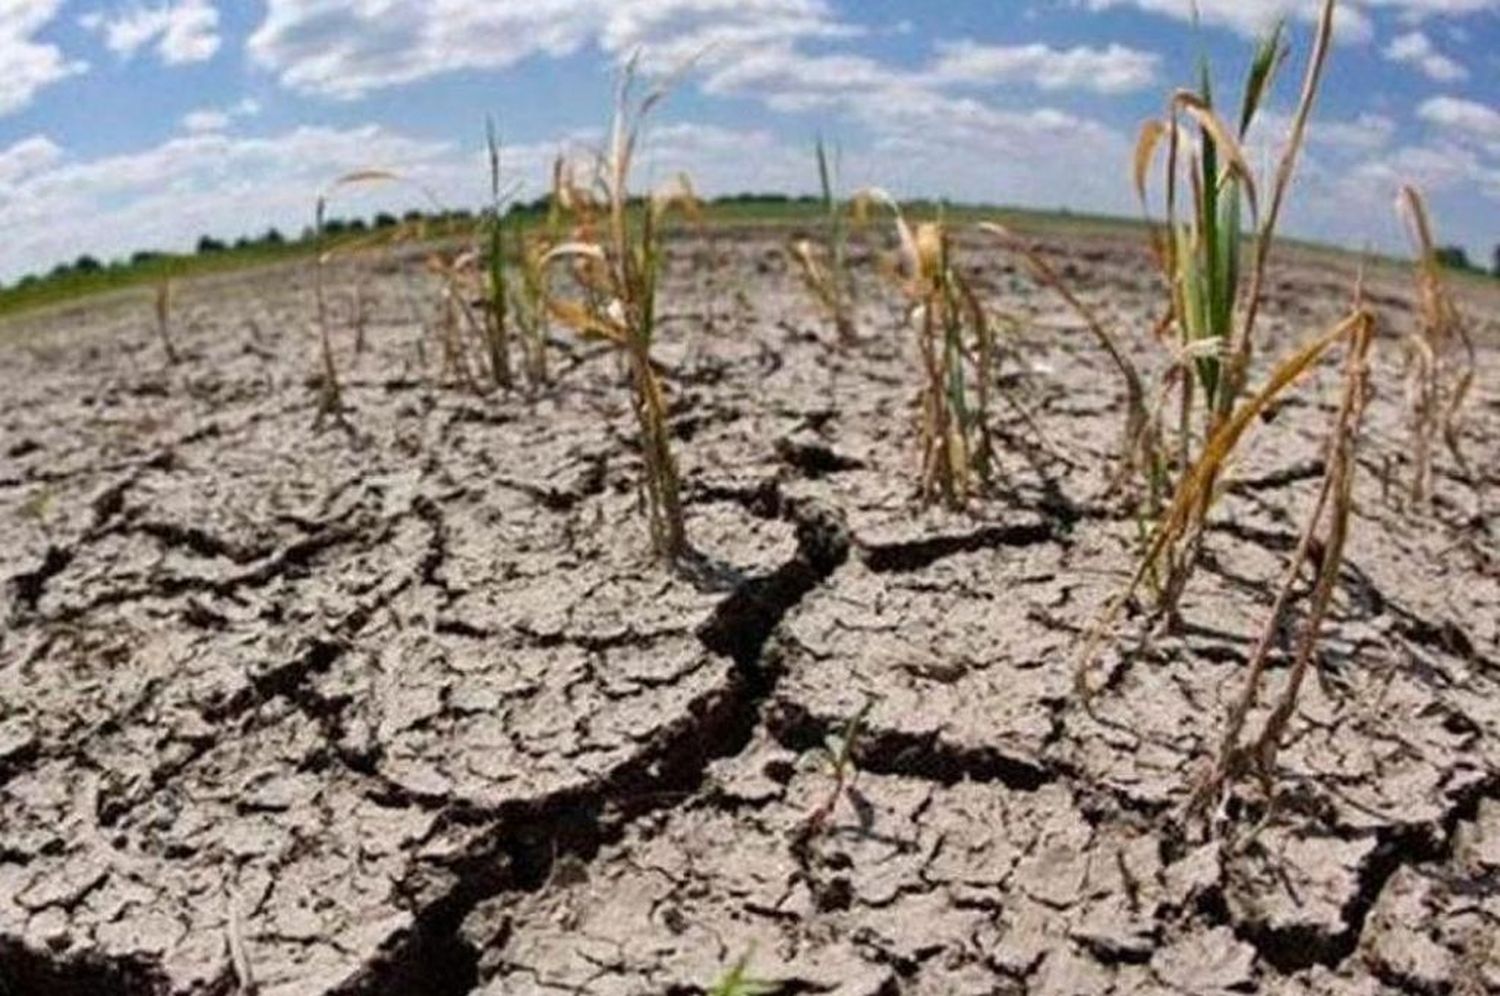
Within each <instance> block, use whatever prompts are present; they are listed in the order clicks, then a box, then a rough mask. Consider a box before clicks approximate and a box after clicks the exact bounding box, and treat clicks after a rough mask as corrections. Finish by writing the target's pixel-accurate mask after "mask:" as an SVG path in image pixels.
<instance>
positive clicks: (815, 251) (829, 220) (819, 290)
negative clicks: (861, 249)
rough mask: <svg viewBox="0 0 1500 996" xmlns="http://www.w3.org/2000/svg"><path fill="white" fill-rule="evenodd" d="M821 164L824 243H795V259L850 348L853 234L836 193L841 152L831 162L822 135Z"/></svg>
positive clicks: (818, 148)
mask: <svg viewBox="0 0 1500 996" xmlns="http://www.w3.org/2000/svg"><path fill="white" fill-rule="evenodd" d="M814 151H815V153H816V158H817V162H818V186H819V189H820V190H821V192H822V206H823V244H822V245H816V244H814V243H813V241H812V240H811V239H797V240H796V241H795V242H793V243H792V258H793V259H794V260H796V262H797V266H798V268H799V269H800V270H801V272H802V279H803V282H804V283H806V284H807V289H808V290H809V291H810V292H811V293H812V295H813V297H814V298H815V299H816V300H817V302H818V304H819V305H820V306H821V307H822V309H823V310H824V312H826V313H827V315H828V317H829V319H830V320H831V321H832V322H833V326H834V329H835V331H836V332H837V333H838V340H839V342H840V343H841V344H843V345H846V346H847V345H849V344H851V343H853V342H854V340H855V335H856V333H855V328H854V314H853V311H854V279H853V276H852V275H851V274H850V272H849V233H848V225H847V224H846V222H845V218H844V213H845V207H844V205H842V204H840V203H839V200H838V195H837V193H836V191H835V183H836V179H837V160H838V153H837V150H836V149H835V151H834V157H833V161H832V162H830V159H829V155H828V147H827V145H825V144H824V142H823V139H822V137H821V136H819V138H818V141H817V145H816V146H815V148H814Z"/></svg>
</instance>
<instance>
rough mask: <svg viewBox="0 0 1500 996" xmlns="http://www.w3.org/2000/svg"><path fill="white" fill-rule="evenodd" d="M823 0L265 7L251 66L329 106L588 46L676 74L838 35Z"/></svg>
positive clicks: (323, 0) (372, 2) (319, 1)
mask: <svg viewBox="0 0 1500 996" xmlns="http://www.w3.org/2000/svg"><path fill="white" fill-rule="evenodd" d="M850 30H851V29H849V28H847V27H846V26H844V25H842V24H840V23H839V22H838V21H837V19H836V18H835V17H834V16H833V13H832V11H831V9H830V7H829V5H828V3H827V2H825V0H528V2H526V3H517V2H496V0H433V2H430V3H414V2H405V3H391V2H387V0H269V3H268V6H267V9H266V17H265V19H264V20H263V21H262V22H261V24H260V26H259V27H258V28H257V29H256V30H255V32H254V33H253V34H252V35H251V37H250V41H249V51H250V55H251V58H252V59H253V60H254V61H255V62H256V63H257V64H258V65H260V66H262V67H263V68H265V69H268V70H270V71H271V72H274V73H276V74H277V76H278V77H279V79H280V80H281V82H282V83H283V84H284V85H286V86H288V87H291V88H293V89H296V90H301V91H305V92H310V93H317V94H323V95H327V96H333V97H358V96H361V95H363V94H365V93H368V92H369V91H371V90H376V89H379V88H382V87H387V86H393V85H397V84H401V83H408V82H411V81H413V80H417V79H422V78H425V77H428V76H433V75H436V74H438V73H444V72H452V71H456V70H463V69H503V68H505V67H507V66H511V65H514V64H515V63H517V62H520V61H521V60H523V59H525V58H527V57H529V56H533V55H551V56H561V55H566V54H568V53H571V52H574V51H577V50H578V49H579V48H581V47H583V46H584V45H585V44H590V43H592V44H597V45H598V46H599V47H600V48H601V49H603V50H604V51H605V52H607V53H610V54H612V55H615V56H626V55H629V54H631V53H632V52H634V51H635V50H636V49H637V48H642V47H648V46H647V43H648V42H649V53H648V54H649V55H650V56H651V57H652V58H653V59H654V60H658V61H659V62H661V63H664V64H670V65H676V64H680V63H682V62H685V61H686V60H687V59H689V58H691V57H694V56H698V55H702V54H704V53H705V52H706V53H707V54H708V56H709V58H710V59H722V58H725V57H726V56H728V55H730V54H732V53H735V52H740V51H744V50H746V49H749V48H752V47H755V46H760V45H767V44H775V43H777V42H780V41H785V40H787V39H791V38H807V37H814V36H820V35H821V36H839V35H844V34H847V33H848V32H849V31H850Z"/></svg>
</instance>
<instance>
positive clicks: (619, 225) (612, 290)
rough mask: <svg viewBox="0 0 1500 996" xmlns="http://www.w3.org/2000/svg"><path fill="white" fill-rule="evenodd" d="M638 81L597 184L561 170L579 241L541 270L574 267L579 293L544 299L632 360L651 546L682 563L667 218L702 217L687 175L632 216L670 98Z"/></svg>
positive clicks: (624, 85)
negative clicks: (668, 388)
mask: <svg viewBox="0 0 1500 996" xmlns="http://www.w3.org/2000/svg"><path fill="white" fill-rule="evenodd" d="M635 83H636V74H635V67H634V64H633V63H632V64H631V65H630V66H627V67H626V69H625V71H624V72H623V73H622V75H621V78H620V83H619V85H618V87H617V89H616V95H615V114H614V123H613V126H612V128H611V130H610V140H609V147H608V149H607V150H606V151H605V152H604V153H603V154H602V156H601V157H600V161H599V162H598V163H597V164H596V169H595V178H594V183H593V184H592V185H589V186H583V185H579V184H577V183H575V182H574V180H573V178H572V174H571V171H570V170H569V169H567V168H566V164H562V163H560V164H559V166H558V168H557V170H556V172H555V185H556V189H555V191H554V196H555V198H556V201H557V203H558V205H559V206H560V208H561V209H562V210H564V211H565V212H567V214H568V215H569V216H570V218H571V220H572V222H573V232H572V239H571V240H570V241H566V242H564V243H562V244H560V245H558V246H555V247H553V248H552V249H550V250H549V251H548V252H547V253H546V254H545V255H544V256H543V257H542V263H543V265H544V266H550V265H551V264H554V263H560V262H566V263H568V264H570V265H569V272H570V275H571V277H572V280H573V284H574V285H575V288H576V290H577V292H578V293H577V294H576V295H575V296H564V295H561V294H557V293H554V292H553V289H552V287H551V285H550V279H549V281H548V283H547V284H546V285H544V289H543V293H544V296H545V299H546V302H547V308H548V311H549V312H550V313H551V314H552V316H553V317H554V318H556V319H557V320H558V321H560V322H562V323H563V324H564V325H566V326H568V327H569V328H572V329H574V330H575V331H577V332H578V333H580V334H581V335H583V336H585V337H587V338H593V339H599V340H603V341H605V342H608V343H610V344H611V345H613V346H615V347H616V348H617V349H619V350H620V352H621V354H622V355H623V356H624V357H625V360H626V364H627V366H628V368H629V379H630V391H631V407H632V409H633V411H634V413H635V417H636V424H637V428H638V431H639V438H640V447H641V457H642V460H643V462H644V465H645V468H644V469H645V481H644V487H643V490H644V491H645V496H646V505H647V510H648V514H649V517H650V525H651V544H652V548H653V550H654V551H655V553H656V554H657V555H658V556H659V557H662V558H664V559H666V560H669V561H676V560H677V559H679V558H680V557H681V556H682V555H683V554H684V553H686V552H687V534H686V529H685V526H684V524H683V513H682V496H681V483H680V481H679V478H678V474H677V464H676V461H675V460H674V458H673V456H672V447H671V430H670V429H669V427H668V425H667V402H666V395H665V391H664V389H663V386H662V382H661V378H660V377H659V376H658V374H657V372H656V368H655V366H654V364H653V362H652V359H651V346H652V343H653V341H654V339H655V336H656V317H657V313H656V291H657V282H658V280H659V278H660V275H661V269H662V264H663V249H662V238H661V223H662V219H663V217H664V216H665V215H666V214H667V213H668V212H669V211H671V210H673V209H680V210H683V211H685V212H687V213H689V214H696V213H697V211H698V202H697V198H696V196H695V195H694V194H693V190H692V186H691V184H690V183H689V182H688V180H687V178H686V177H685V176H680V177H678V179H677V181H676V182H675V183H674V184H673V185H672V186H670V187H668V188H667V189H664V190H662V191H660V192H658V193H657V194H655V195H654V196H652V197H651V198H650V199H649V200H648V201H646V202H645V204H644V205H642V207H641V208H640V210H632V207H631V202H630V193H629V179H630V168H631V164H632V162H633V160H634V157H635V153H636V149H637V144H638V141H639V139H640V129H641V125H642V124H643V122H644V120H645V118H646V116H647V115H648V114H649V113H650V111H651V109H652V108H653V107H655V106H656V104H658V103H659V102H660V101H661V100H662V98H663V97H664V96H666V93H667V85H665V84H664V85H661V86H658V87H656V88H653V89H651V90H650V91H649V92H647V93H646V94H645V95H644V96H642V97H640V98H637V96H636V94H635ZM549 278H550V275H549Z"/></svg>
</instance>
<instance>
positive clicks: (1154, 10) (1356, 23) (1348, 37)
mask: <svg viewBox="0 0 1500 996" xmlns="http://www.w3.org/2000/svg"><path fill="white" fill-rule="evenodd" d="M1071 2H1072V3H1075V4H1082V5H1084V6H1086V7H1088V8H1089V9H1090V10H1107V9H1110V8H1114V7H1134V8H1136V9H1137V10H1142V11H1146V12H1147V13H1151V14H1159V15H1162V16H1164V17H1172V18H1176V19H1178V20H1183V21H1186V20H1189V19H1191V18H1192V16H1193V14H1192V11H1193V5H1192V4H1189V3H1187V2H1186V0H1071ZM1322 7H1323V0H1197V9H1198V13H1199V16H1200V17H1201V19H1202V21H1203V23H1204V24H1212V25H1216V26H1218V27H1223V28H1228V29H1230V30H1232V31H1237V32H1239V33H1241V34H1244V35H1255V34H1259V33H1260V32H1261V31H1264V30H1265V29H1266V28H1267V27H1269V26H1270V25H1271V24H1273V23H1275V21H1276V20H1277V18H1282V17H1287V18H1295V19H1298V20H1303V21H1312V20H1315V19H1316V18H1317V17H1318V14H1319V12H1320V11H1321V10H1322ZM1377 11H1383V12H1387V13H1390V14H1394V15H1396V16H1397V17H1398V18H1399V19H1400V20H1401V21H1403V22H1405V23H1408V24H1419V23H1421V22H1422V21H1425V20H1427V19H1429V18H1433V17H1463V16H1468V15H1471V14H1481V13H1492V12H1496V11H1500V0H1343V2H1342V3H1340V4H1339V6H1338V9H1337V10H1336V11H1335V14H1334V16H1335V33H1336V35H1337V36H1338V38H1340V39H1342V40H1344V41H1353V42H1367V41H1369V40H1370V39H1371V38H1372V37H1374V23H1373V20H1372V15H1373V14H1374V13H1375V12H1377Z"/></svg>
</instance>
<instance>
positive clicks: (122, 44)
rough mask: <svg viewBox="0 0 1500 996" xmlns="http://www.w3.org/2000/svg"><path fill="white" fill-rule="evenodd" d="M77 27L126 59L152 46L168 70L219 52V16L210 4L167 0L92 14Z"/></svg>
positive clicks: (208, 1)
mask: <svg viewBox="0 0 1500 996" xmlns="http://www.w3.org/2000/svg"><path fill="white" fill-rule="evenodd" d="M79 23H80V24H82V25H83V26H84V27H85V28H87V29H88V30H90V31H96V32H98V33H99V34H101V35H103V36H104V44H105V47H107V48H108V49H109V50H110V51H111V52H114V53H115V54H116V55H119V56H121V57H122V58H126V59H129V58H132V57H134V56H135V54H136V53H137V52H139V51H140V50H141V49H142V48H144V47H145V46H147V45H152V44H154V45H155V48H156V54H157V56H158V57H159V58H160V59H161V61H162V62H164V63H166V64H167V65H169V66H172V65H182V64H185V63H190V62H204V61H207V60H208V59H211V58H213V55H214V53H215V52H217V51H218V50H219V44H220V38H219V12H218V10H217V9H216V8H215V7H214V5H213V3H212V0H169V2H167V3H165V4H162V5H159V6H153V7H143V6H140V5H139V4H136V5H133V6H131V7H128V8H124V9H120V10H116V11H115V12H114V13H110V14H106V13H104V12H103V11H93V12H91V13H89V14H85V15H84V16H83V17H81V18H79Z"/></svg>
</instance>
